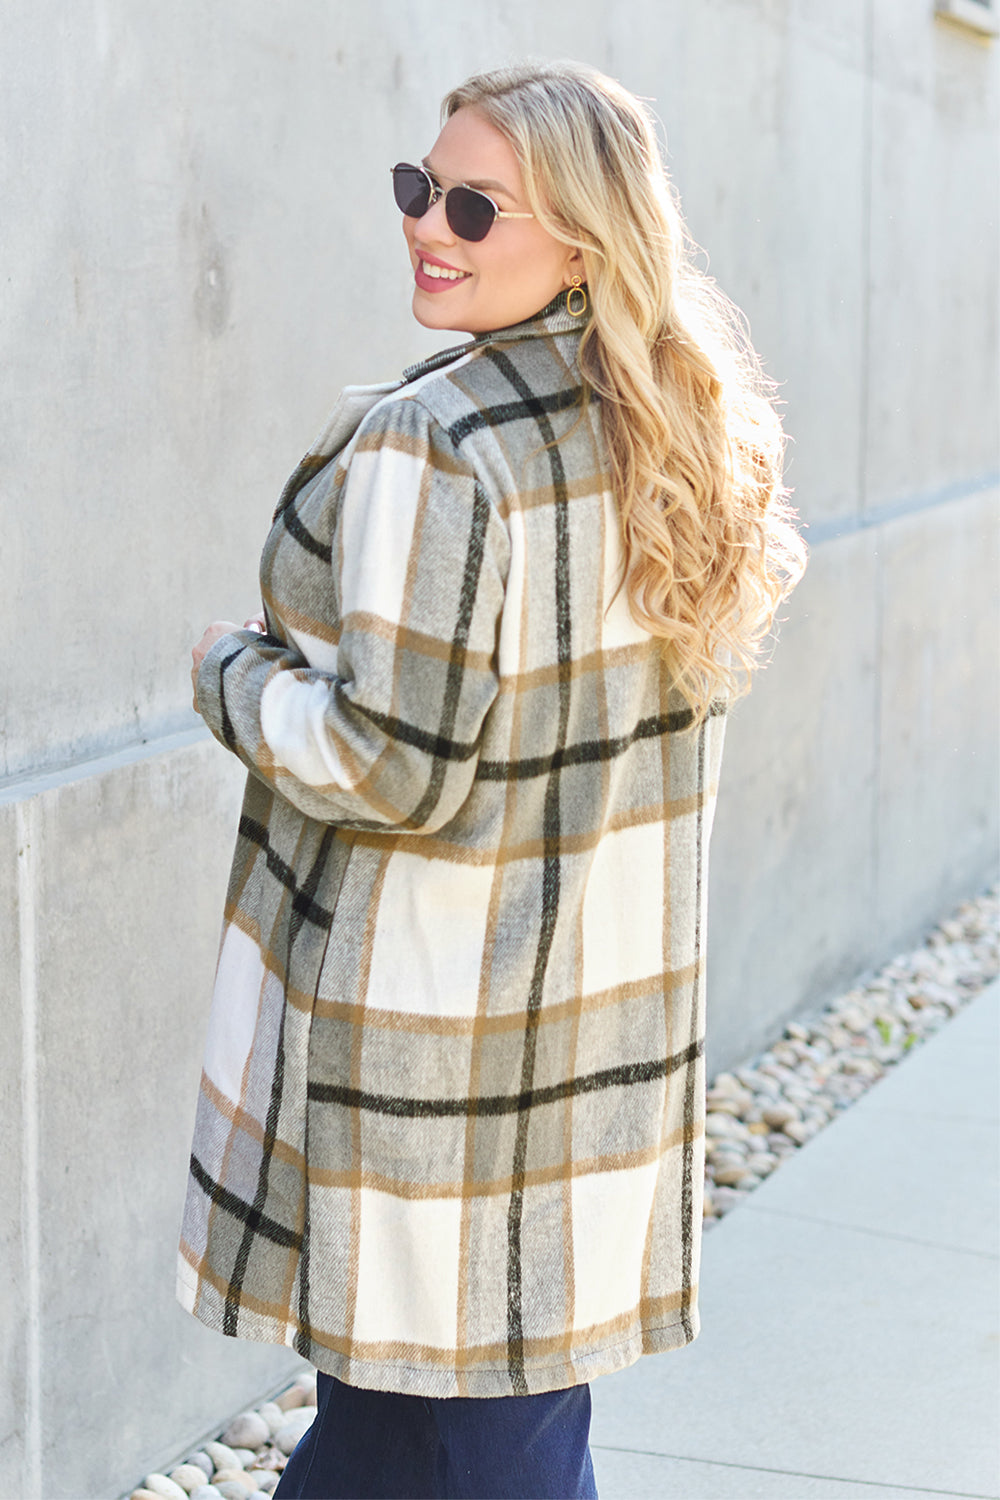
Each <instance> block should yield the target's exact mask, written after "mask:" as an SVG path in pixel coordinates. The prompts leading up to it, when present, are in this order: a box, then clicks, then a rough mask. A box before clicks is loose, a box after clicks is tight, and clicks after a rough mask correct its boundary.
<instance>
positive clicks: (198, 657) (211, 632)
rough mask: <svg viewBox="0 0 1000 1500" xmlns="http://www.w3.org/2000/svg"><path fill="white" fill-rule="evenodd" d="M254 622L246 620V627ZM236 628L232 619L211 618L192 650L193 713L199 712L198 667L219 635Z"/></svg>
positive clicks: (229, 632)
mask: <svg viewBox="0 0 1000 1500" xmlns="http://www.w3.org/2000/svg"><path fill="white" fill-rule="evenodd" d="M255 623H256V622H255V621H251V620H248V621H247V627H248V628H249V629H251V630H253V629H254V628H255ZM238 629H239V626H238V625H234V624H233V622H232V620H213V621H212V623H211V625H209V627H208V629H207V630H206V631H205V634H204V635H203V636H202V638H201V640H200V641H199V642H198V644H197V646H195V647H194V649H193V650H192V652H191V661H192V662H193V664H194V665H193V666H192V668H191V702H192V705H193V707H194V711H195V713H200V712H201V710H200V709H199V707H198V668H199V667H200V666H201V664H202V662H203V661H204V659H205V657H206V656H207V655H208V653H209V651H211V649H212V647H213V646H214V645H215V643H216V641H217V640H218V639H219V637H220V636H223V635H230V634H231V633H232V632H233V631H234V630H238Z"/></svg>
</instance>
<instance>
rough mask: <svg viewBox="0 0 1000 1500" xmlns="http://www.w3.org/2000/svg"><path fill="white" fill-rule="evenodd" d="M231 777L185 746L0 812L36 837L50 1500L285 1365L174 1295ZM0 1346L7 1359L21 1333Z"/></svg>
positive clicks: (45, 1460)
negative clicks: (207, 1325)
mask: <svg viewBox="0 0 1000 1500" xmlns="http://www.w3.org/2000/svg"><path fill="white" fill-rule="evenodd" d="M242 781H243V776H242V772H241V770H240V768H239V767H238V766H236V765H235V763H234V762H231V760H230V758H229V757H227V756H226V755H225V754H224V753H223V752H222V751H221V750H220V749H219V748H218V746H216V744H215V742H214V741H210V740H208V739H207V738H204V739H201V740H199V741H198V742H196V743H194V744H186V745H181V746H180V747H179V748H176V749H175V750H174V751H173V752H172V753H168V754H161V755H157V756H154V757H150V758H146V759H138V760H132V761H131V763H125V764H123V763H121V760H120V758H119V760H118V761H117V762H112V763H111V764H108V765H106V766H105V767H103V768H101V767H98V768H97V769H95V770H94V772H93V774H90V775H88V776H85V777H82V778H80V779H75V780H64V781H63V783H62V784H61V785H55V786H51V787H50V788H49V789H48V790H45V791H37V792H36V794H35V795H34V796H32V797H30V798H28V799H27V800H26V801H24V802H22V804H21V811H22V820H23V817H24V810H25V808H28V809H29V810H30V817H31V820H32V822H33V824H34V827H35V829H36V831H37V832H36V843H35V849H34V858H33V871H34V883H33V885H34V888H33V890H32V891H31V899H32V904H33V907H34V916H35V925H36V930H37V955H36V956H37V971H36V972H37V980H36V983H37V997H38V1060H37V1090H38V1101H39V1151H38V1176H37V1181H36V1182H35V1183H33V1184H31V1190H32V1191H33V1192H34V1193H35V1194H36V1195H37V1202H38V1221H39V1225H40V1241H39V1251H40V1255H39V1260H38V1268H39V1276H40V1293H41V1296H40V1307H39V1308H38V1313H39V1322H38V1326H37V1329H35V1330H34V1336H35V1338H36V1341H37V1342H36V1345H35V1347H36V1349H37V1359H38V1362H39V1366H40V1376H41V1383H40V1395H41V1407H40V1410H41V1412H42V1413H44V1420H43V1421H42V1423H41V1429H40V1433H36V1434H35V1439H36V1440H37V1439H40V1443H39V1444H38V1446H39V1448H40V1451H39V1452H38V1453H37V1458H36V1462H37V1464H38V1466H39V1468H40V1471H41V1476H42V1493H43V1494H44V1495H45V1496H46V1497H50V1496H51V1497H52V1500H58V1497H67V1500H70V1497H75V1500H79V1497H80V1496H82V1495H88V1496H98V1495H109V1494H114V1493H116V1492H117V1491H118V1490H119V1489H120V1488H121V1486H122V1484H123V1483H125V1482H127V1479H128V1476H129V1475H130V1474H135V1473H136V1472H137V1471H139V1470H141V1469H142V1468H143V1466H144V1465H149V1464H150V1463H152V1462H155V1461H156V1459H157V1457H159V1456H162V1459H163V1460H164V1461H166V1459H167V1458H169V1457H170V1456H176V1455H175V1450H176V1444H177V1443H178V1442H180V1441H183V1437H182V1436H181V1435H182V1434H190V1435H191V1437H192V1438H194V1437H196V1436H198V1435H199V1434H200V1433H202V1432H203V1431H204V1430H205V1428H206V1426H207V1425H208V1424H209V1423H210V1422H211V1421H212V1420H213V1418H215V1419H217V1420H220V1421H221V1420H222V1419H223V1418H224V1417H225V1416H226V1414H227V1413H228V1412H229V1411H230V1410H231V1409H232V1408H234V1407H238V1406H239V1405H240V1402H241V1401H242V1400H243V1398H244V1393H245V1392H246V1391H247V1389H248V1388H250V1389H258V1390H260V1389H263V1388H264V1387H266V1386H267V1385H268V1383H269V1382H276V1381H277V1380H278V1379H279V1378H280V1376H281V1374H282V1372H283V1371H285V1370H289V1369H292V1368H297V1367H298V1366H299V1365H300V1364H301V1361H300V1360H298V1359H297V1357H296V1356H294V1355H293V1354H292V1353H291V1351H290V1350H288V1351H281V1350H274V1349H271V1348H257V1347H251V1346H244V1345H237V1344H235V1343H232V1342H230V1341H228V1340H224V1339H222V1338H219V1337H217V1336H213V1335H212V1334H210V1333H208V1332H207V1331H206V1330H205V1329H203V1328H202V1327H201V1326H200V1325H199V1324H197V1323H196V1322H195V1321H194V1320H193V1319H192V1318H190V1317H189V1316H188V1315H187V1314H186V1313H184V1312H182V1310H181V1308H180V1306H179V1305H178V1304H177V1303H176V1302H175V1301H174V1299H173V1280H174V1256H175V1250H176V1243H177V1236H178V1230H179V1226H180V1215H181V1208H182V1203H183V1194H184V1185H185V1179H186V1164H187V1154H188V1150H189V1147H190V1138H191V1129H192V1125H193V1120H194V1106H195V1099H196V1095H197V1088H198V1077H199V1067H200V1057H201V1048H202V1044H203V1038H204V1033H205V1025H206V1021H207V1013H208V1000H209V994H210V990H211V977H212V969H213V964H214V955H215V950H216V946H217V942H218V931H219V925H220V920H221V913H222V899H223V895H224V891H225V880H226V869H227V864H228V856H229V852H230V847H231V844H232V841H233V838H234V835H235V824H236V811H237V807H238V797H239V794H240V790H241V787H242ZM2 811H3V812H4V814H5V815H6V814H10V813H13V812H15V811H16V808H14V807H12V806H10V805H8V806H7V807H4V808H3V809H2ZM8 821H9V818H8ZM17 1119H18V1114H17V1113H16V1112H15V1114H14V1120H15V1122H16V1121H17ZM7 1138H8V1137H7V1132H6V1127H5V1140H6V1139H7ZM15 1264H16V1261H15ZM19 1300H20V1299H19ZM20 1305H21V1308H22V1309H23V1307H24V1305H25V1304H24V1303H23V1302H22V1303H21V1304H20ZM17 1307H18V1304H17V1303H15V1304H14V1308H15V1310H16V1309H17ZM29 1311H30V1307H29ZM22 1315H23V1313H22ZM12 1342H13V1350H14V1352H15V1354H16V1356H17V1357H18V1358H20V1357H21V1353H22V1351H23V1349H24V1345H25V1341H24V1339H23V1338H21V1337H16V1338H15V1339H14V1340H13V1341H12ZM4 1344H5V1348H6V1347H7V1343H6V1340H5V1341H4ZM125 1392H127V1395H125V1394H124V1393H125ZM18 1404H19V1403H15V1405H14V1410H16V1409H17V1406H18ZM98 1433H103V1434H104V1436H103V1437H102V1439H101V1440H100V1441H94V1440H93V1436H94V1435H96V1434H98ZM70 1434H86V1435H87V1440H86V1441H84V1442H76V1441H69V1440H68V1436H69V1435H70ZM175 1434H176V1436H174V1435H175ZM29 1436H30V1434H29ZM29 1446H30V1445H29ZM33 1456H34V1455H33ZM20 1493H27V1489H26V1490H24V1491H20Z"/></svg>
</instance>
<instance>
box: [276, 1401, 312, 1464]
mask: <svg viewBox="0 0 1000 1500" xmlns="http://www.w3.org/2000/svg"><path fill="white" fill-rule="evenodd" d="M289 1415H290V1416H292V1418H293V1420H291V1421H289V1422H288V1423H287V1424H286V1425H285V1426H284V1427H282V1428H281V1430H280V1431H279V1432H276V1433H275V1434H274V1446H275V1447H276V1448H280V1449H281V1451H282V1453H291V1452H292V1451H293V1449H294V1448H295V1446H296V1444H297V1443H298V1442H299V1440H300V1439H301V1438H302V1437H304V1435H305V1434H306V1433H307V1432H308V1430H309V1428H310V1427H311V1426H312V1424H313V1422H314V1420H315V1418H316V1408H315V1406H300V1407H299V1408H298V1410H297V1411H295V1412H294V1414H292V1413H290V1414H289Z"/></svg>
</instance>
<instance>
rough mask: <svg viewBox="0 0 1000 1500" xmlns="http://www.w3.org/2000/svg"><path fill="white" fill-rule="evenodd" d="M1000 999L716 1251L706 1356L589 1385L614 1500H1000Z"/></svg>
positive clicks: (851, 1121) (948, 1031)
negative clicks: (923, 1499) (916, 1499)
mask: <svg viewBox="0 0 1000 1500" xmlns="http://www.w3.org/2000/svg"><path fill="white" fill-rule="evenodd" d="M998 1001H1000V982H995V983H993V984H991V985H990V986H989V987H988V988H987V989H985V990H983V991H982V992H981V993H980V994H979V995H977V996H976V998H975V999H973V1000H972V1001H970V1002H969V1004H968V1005H967V1006H966V1007H965V1009H964V1010H962V1011H961V1012H960V1014H959V1015H958V1016H956V1017H955V1019H954V1020H952V1021H949V1022H947V1023H946V1024H945V1026H944V1027H943V1028H942V1030H941V1031H939V1032H937V1033H936V1034H935V1035H934V1036H932V1037H931V1038H930V1039H929V1040H928V1041H927V1042H925V1043H923V1044H922V1045H921V1046H920V1047H919V1048H917V1049H916V1050H915V1051H914V1052H913V1054H912V1055H911V1056H909V1057H907V1058H905V1059H904V1060H903V1061H902V1062H900V1063H899V1064H897V1065H896V1067H895V1068H894V1069H892V1070H891V1071H890V1072H889V1073H888V1074H887V1075H886V1077H885V1078H883V1079H882V1080H881V1081H880V1082H878V1083H877V1084H875V1085H874V1087H873V1088H872V1089H870V1090H869V1092H868V1093H867V1094H865V1095H864V1096H863V1097H862V1098H861V1099H860V1100H858V1102H857V1103H856V1104H853V1105H852V1106H851V1107H850V1108H849V1109H848V1110H846V1111H845V1112H844V1114H842V1115H841V1116H839V1117H838V1118H837V1119H835V1120H833V1121H832V1122H831V1124H830V1125H828V1126H827V1127H826V1129H825V1130H823V1131H821V1132H820V1134H819V1135H818V1136H816V1137H814V1139H813V1140H812V1141H810V1142H809V1143H808V1144H807V1145H806V1146H804V1147H803V1148H802V1150H801V1151H800V1152H799V1153H798V1154H797V1155H795V1156H794V1157H792V1158H790V1159H789V1160H788V1161H786V1162H784V1163H783V1164H782V1165H781V1166H780V1167H779V1168H778V1169H777V1171H776V1172H775V1173H774V1175H773V1176H772V1177H770V1178H768V1179H767V1181H766V1182H764V1183H763V1184H762V1185H761V1186H760V1187H759V1188H757V1189H756V1190H755V1191H754V1192H753V1193H752V1194H751V1195H750V1197H749V1199H748V1200H747V1201H746V1202H745V1203H742V1204H740V1206H739V1207H738V1208H736V1209H734V1210H733V1211H732V1212H731V1213H730V1214H729V1215H727V1217H726V1218H724V1219H723V1220H722V1221H721V1222H720V1223H718V1224H717V1225H715V1227H714V1228H713V1229H712V1230H710V1231H709V1232H708V1233H707V1234H706V1235H705V1238H704V1245H703V1250H702V1265H701V1291H700V1296H699V1305H700V1309H701V1318H702V1332H701V1333H700V1334H699V1336H698V1338H697V1339H696V1340H695V1342H694V1343H693V1344H691V1345H689V1346H688V1347H687V1348H685V1349H680V1350H677V1351H676V1352H674V1353H670V1354H660V1355H656V1356H654V1357H652V1358H647V1359H642V1360H640V1361H639V1363H638V1364H636V1365H633V1366H632V1367H631V1368H630V1369H628V1370H625V1371H623V1372H622V1373H621V1374H619V1375H612V1376H608V1377H606V1378H605V1379H603V1380H597V1381H595V1382H594V1385H593V1387H592V1390H593V1400H594V1420H593V1427H592V1430H591V1445H592V1449H593V1454H594V1467H595V1470H596V1473H597V1483H598V1487H599V1490H600V1494H601V1500H645V1497H649V1500H654V1497H655V1500H758V1497H759V1500H813V1497H816V1500H903V1497H906V1496H926V1495H936V1496H940V1497H945V1500H948V1497H957V1496H962V1497H967V1496H976V1497H988V1500H993V1497H996V1496H1000V1431H998V1429H1000V1390H998V1387H1000V1378H998V1377H1000V1358H998V1356H1000V1342H998V1302H1000V1275H998V1273H1000V1253H998V1252H1000V1247H998V1225H997V1209H998V1184H997V1155H998V1150H997V1148H998V1118H1000V1086H998V1072H1000V1025H998Z"/></svg>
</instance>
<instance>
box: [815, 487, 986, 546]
mask: <svg viewBox="0 0 1000 1500" xmlns="http://www.w3.org/2000/svg"><path fill="white" fill-rule="evenodd" d="M997 485H1000V470H998V471H996V472H994V473H991V474H980V475H979V476H978V477H977V478H975V479H962V480H959V481H957V482H956V483H954V484H946V485H942V487H941V488H940V489H936V490H927V491H925V492H924V493H923V494H916V495H905V496H904V497H903V498H902V499H901V500H890V501H889V502H888V503H887V504H886V505H876V506H874V507H873V508H872V509H871V510H866V511H862V512H861V513H860V514H859V515H853V516H831V518H830V519H829V520H828V521H813V522H809V521H803V522H802V527H803V530H804V531H805V535H806V541H807V542H808V544H809V546H810V547H816V546H820V545H821V544H822V543H823V542H832V541H836V540H837V538H839V537H842V536H850V535H852V533H854V532H857V531H868V530H869V529H870V528H871V527H873V526H884V525H885V524H886V523H887V522H889V521H898V520H900V519H901V518H902V517H904V516H913V515H918V514H919V513H920V511H923V510H934V509H935V508H936V507H937V506H939V505H950V504H951V502H952V501H954V500H967V499H969V498H970V497H971V496H973V495H979V494H982V492H983V491H984V490H990V489H994V488H995V487H996V486H997Z"/></svg>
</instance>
